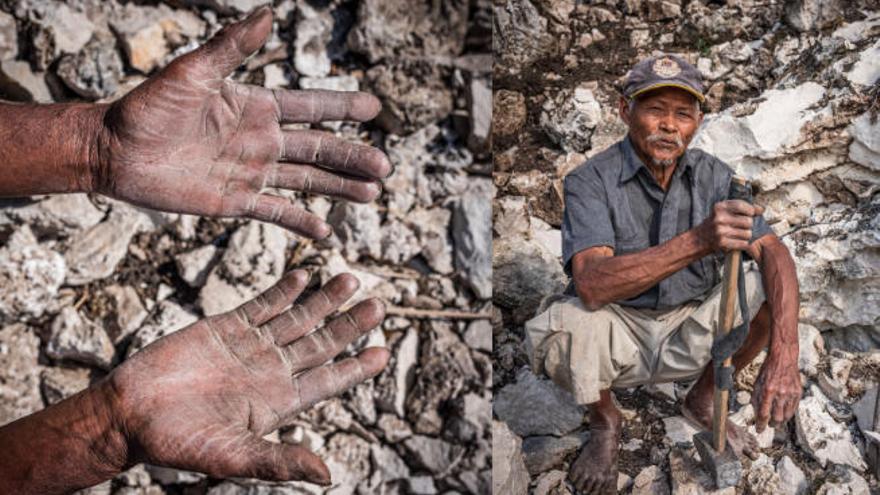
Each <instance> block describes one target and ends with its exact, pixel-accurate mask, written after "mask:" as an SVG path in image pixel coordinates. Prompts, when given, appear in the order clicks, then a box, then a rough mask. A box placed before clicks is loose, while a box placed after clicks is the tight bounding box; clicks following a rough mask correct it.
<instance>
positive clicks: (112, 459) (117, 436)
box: [89, 375, 134, 476]
mask: <svg viewBox="0 0 880 495" xmlns="http://www.w3.org/2000/svg"><path fill="white" fill-rule="evenodd" d="M90 392H91V395H90V397H89V400H90V401H91V404H92V406H91V407H92V408H93V410H94V412H95V413H94V415H93V417H94V418H95V421H96V424H95V426H94V428H95V429H96V430H97V431H99V432H101V435H99V436H98V438H100V440H99V441H96V442H93V443H92V445H91V454H92V456H93V459H94V460H95V462H96V464H97V465H98V466H99V467H100V469H102V470H105V471H106V473H107V474H109V475H110V476H114V475H115V474H117V473H120V472H122V471H124V470H125V469H127V468H128V467H129V466H130V465H132V464H134V463H133V462H130V449H129V442H128V437H127V431H126V428H125V408H124V405H123V404H124V403H123V401H122V398H121V396H120V394H119V391H118V389H117V388H116V387H115V386H114V383H113V380H112V375H111V376H110V377H108V378H106V379H104V380H101V381H100V382H99V383H98V384H96V385H95V386H94V387H92V389H90Z"/></svg>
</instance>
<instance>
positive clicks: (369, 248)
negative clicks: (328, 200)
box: [327, 202, 382, 261]
mask: <svg viewBox="0 0 880 495" xmlns="http://www.w3.org/2000/svg"><path fill="white" fill-rule="evenodd" d="M327 222H328V223H329V224H330V225H332V226H333V232H334V234H335V236H336V237H337V238H338V239H339V241H340V242H341V243H342V254H343V255H344V256H345V258H346V259H347V260H348V261H357V260H358V259H359V258H360V257H361V256H362V255H366V256H369V257H371V258H373V259H374V260H379V259H381V258H382V229H381V227H380V222H381V219H380V218H379V212H378V211H376V209H375V208H374V207H373V206H371V205H368V204H359V203H353V202H339V203H336V205H334V206H333V209H332V210H331V211H330V214H329V215H328V216H327Z"/></svg>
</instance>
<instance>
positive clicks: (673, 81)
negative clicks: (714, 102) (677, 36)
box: [623, 54, 706, 103]
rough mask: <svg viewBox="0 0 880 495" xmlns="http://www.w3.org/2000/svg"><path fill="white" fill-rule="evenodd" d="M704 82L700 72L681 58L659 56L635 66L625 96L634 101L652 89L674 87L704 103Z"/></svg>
mask: <svg viewBox="0 0 880 495" xmlns="http://www.w3.org/2000/svg"><path fill="white" fill-rule="evenodd" d="M702 80H703V77H702V76H701V75H700V71H698V70H697V69H696V67H694V66H693V65H691V64H689V63H687V62H685V61H684V60H683V59H682V58H681V57H678V56H676V55H667V54H663V55H657V56H654V57H648V58H646V59H644V60H642V61H641V62H639V63H637V64H636V65H635V66H633V68H632V69H631V70H630V71H629V75H628V76H627V78H626V82H625V83H624V85H623V95H624V96H625V97H626V98H627V99H632V98H635V97H636V96H638V95H640V94H642V93H645V92H647V91H650V90H652V89H657V88H663V87H674V88H681V89H683V90H685V91H687V92H688V93H690V94H692V95H694V96H695V97H696V98H697V99H698V100H700V103H702V102H703V101H705V100H706V97H705V96H703V82H702Z"/></svg>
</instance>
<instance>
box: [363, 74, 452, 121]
mask: <svg viewBox="0 0 880 495" xmlns="http://www.w3.org/2000/svg"><path fill="white" fill-rule="evenodd" d="M443 76H444V75H443V71H442V69H441V68H440V67H438V66H437V65H436V64H431V63H428V62H427V61H406V62H400V63H398V64H394V65H376V66H374V67H373V68H371V69H369V70H368V71H367V74H366V84H367V86H368V87H369V88H370V90H371V91H372V92H373V94H375V95H376V96H377V97H378V98H379V99H380V100H382V111H381V113H380V114H379V116H378V117H377V118H376V122H377V123H378V124H379V125H380V126H381V127H382V128H383V129H385V130H386V131H387V132H389V133H392V134H397V135H405V134H410V133H412V132H413V131H416V130H418V129H420V128H422V127H425V126H426V125H429V124H432V123H435V122H437V121H440V120H442V119H444V118H446V116H448V115H449V113H450V112H451V111H452V103H453V99H452V93H451V92H450V91H449V88H448V87H447V85H446V83H445V82H444V80H443Z"/></svg>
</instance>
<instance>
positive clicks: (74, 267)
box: [64, 207, 144, 285]
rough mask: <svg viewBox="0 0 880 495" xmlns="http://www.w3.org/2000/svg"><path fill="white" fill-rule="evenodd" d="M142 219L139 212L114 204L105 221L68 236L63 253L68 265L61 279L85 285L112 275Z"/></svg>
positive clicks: (140, 225)
mask: <svg viewBox="0 0 880 495" xmlns="http://www.w3.org/2000/svg"><path fill="white" fill-rule="evenodd" d="M143 222H144V219H143V217H142V216H141V215H138V214H135V213H132V212H129V211H120V210H118V209H117V208H116V207H114V208H113V210H112V211H111V212H110V215H109V216H108V217H107V219H106V220H104V221H103V222H101V223H99V224H97V225H95V226H93V227H91V228H89V229H88V230H84V231H82V232H80V233H78V234H76V235H75V236H73V237H71V238H70V240H69V241H68V245H69V248H68V250H67V252H66V253H65V255H64V259H65V261H66V262H67V267H68V271H67V278H66V279H65V282H66V283H68V284H70V285H85V284H87V283H89V282H92V281H95V280H100V279H102V278H106V277H109V276H110V275H112V274H113V271H114V270H115V269H116V265H118V264H119V262H120V261H122V259H123V258H124V257H125V255H126V253H127V252H128V244H129V243H130V242H131V239H132V237H134V235H135V234H136V233H137V232H138V231H139V230H140V229H141V228H142V227H143V225H144V224H143Z"/></svg>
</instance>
